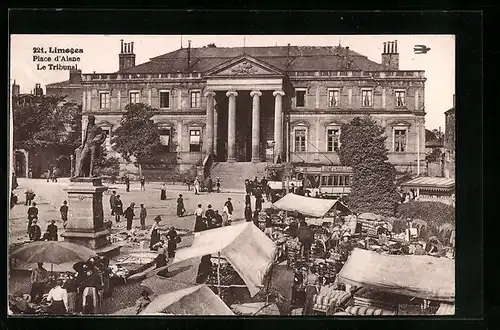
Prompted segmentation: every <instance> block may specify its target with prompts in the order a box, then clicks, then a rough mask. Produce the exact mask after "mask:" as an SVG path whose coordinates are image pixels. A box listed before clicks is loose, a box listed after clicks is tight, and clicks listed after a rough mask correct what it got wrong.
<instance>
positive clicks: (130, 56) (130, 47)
mask: <svg viewBox="0 0 500 330" xmlns="http://www.w3.org/2000/svg"><path fill="white" fill-rule="evenodd" d="M120 42H121V52H120V54H118V69H119V71H122V70H125V69H128V68H132V67H134V66H135V54H134V42H125V43H124V42H123V39H121V40H120Z"/></svg>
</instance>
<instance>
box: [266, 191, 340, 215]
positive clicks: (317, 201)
mask: <svg viewBox="0 0 500 330" xmlns="http://www.w3.org/2000/svg"><path fill="white" fill-rule="evenodd" d="M273 206H274V207H275V208H277V209H281V210H285V211H294V212H300V213H301V214H303V215H305V216H310V217H318V218H321V217H324V216H325V215H326V214H327V213H328V212H330V211H332V210H338V211H341V212H344V213H349V212H350V210H349V209H348V208H347V206H345V205H344V204H342V203H341V202H340V201H339V200H336V199H321V198H312V197H305V196H300V195H296V194H292V193H290V194H287V195H285V196H284V197H283V198H281V199H280V200H279V201H277V202H276V203H274V204H273Z"/></svg>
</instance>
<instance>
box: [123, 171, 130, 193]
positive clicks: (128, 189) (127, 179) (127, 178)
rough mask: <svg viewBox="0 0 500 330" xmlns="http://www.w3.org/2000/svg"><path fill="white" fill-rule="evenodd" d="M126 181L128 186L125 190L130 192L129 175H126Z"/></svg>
mask: <svg viewBox="0 0 500 330" xmlns="http://www.w3.org/2000/svg"><path fill="white" fill-rule="evenodd" d="M124 181H125V186H126V190H125V191H126V192H129V191H130V179H129V177H128V176H126V175H125V179H124Z"/></svg>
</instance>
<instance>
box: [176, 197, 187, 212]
mask: <svg viewBox="0 0 500 330" xmlns="http://www.w3.org/2000/svg"><path fill="white" fill-rule="evenodd" d="M184 212H186V209H185V208H184V200H183V199H182V195H179V198H177V216H179V217H182V216H183V215H184Z"/></svg>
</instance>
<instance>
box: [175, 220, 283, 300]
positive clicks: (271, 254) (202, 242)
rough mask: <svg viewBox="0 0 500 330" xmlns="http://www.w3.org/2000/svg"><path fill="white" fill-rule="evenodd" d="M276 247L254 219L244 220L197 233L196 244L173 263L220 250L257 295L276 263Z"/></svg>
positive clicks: (178, 255) (179, 255)
mask: <svg viewBox="0 0 500 330" xmlns="http://www.w3.org/2000/svg"><path fill="white" fill-rule="evenodd" d="M276 249H277V247H276V244H274V242H273V241H272V240H271V239H269V237H267V236H266V235H265V234H264V233H263V232H262V231H261V230H260V229H258V228H257V227H256V226H255V225H254V224H253V223H252V222H244V223H241V224H237V225H232V226H226V227H221V228H216V229H210V230H206V231H203V232H199V233H195V237H194V241H193V244H192V245H191V246H190V247H188V248H184V249H180V250H178V251H177V252H176V256H175V259H174V261H173V263H174V264H175V263H177V262H180V261H183V260H187V259H191V258H195V257H201V256H204V255H207V254H214V253H217V252H220V253H221V254H222V255H223V256H224V257H225V258H226V259H227V260H228V261H229V263H230V264H231V266H233V268H234V269H235V270H236V272H237V273H238V275H240V277H241V278H242V279H243V281H244V282H245V284H246V285H247V287H248V290H249V291H250V294H251V295H252V296H254V295H256V294H257V293H258V292H259V291H260V286H261V285H262V282H263V280H264V276H265V275H266V273H267V271H268V270H269V268H270V267H271V265H272V264H273V262H274V258H275V254H276Z"/></svg>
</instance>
